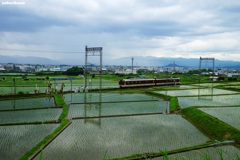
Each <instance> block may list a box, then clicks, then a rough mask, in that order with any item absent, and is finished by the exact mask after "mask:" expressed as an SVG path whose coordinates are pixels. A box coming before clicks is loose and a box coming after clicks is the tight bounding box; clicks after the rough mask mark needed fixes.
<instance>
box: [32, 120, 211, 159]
mask: <svg viewBox="0 0 240 160" xmlns="http://www.w3.org/2000/svg"><path fill="white" fill-rule="evenodd" d="M208 140H209V139H208V138H207V137H205V136H204V135H203V134H202V133H201V132H200V131H198V130H197V129H196V128H195V127H194V126H192V125H191V123H189V122H188V121H186V120H185V119H183V118H182V117H181V116H178V115H151V116H150V115H149V116H135V117H131V116H129V117H117V118H116V117H115V118H102V119H88V120H86V119H85V120H74V121H73V122H72V124H71V125H70V126H69V127H68V128H67V129H66V130H64V131H63V132H62V133H61V135H59V136H58V137H57V138H56V139H55V140H54V141H53V142H52V143H51V144H49V145H48V146H47V147H46V148H45V149H44V151H43V159H46V160H47V159H58V160H61V159H91V160H94V159H103V158H104V157H105V158H113V157H121V156H126V155H131V154H135V153H146V152H151V151H155V152H156V151H159V150H164V149H167V150H172V149H177V148H183V147H186V146H192V145H197V144H201V143H205V142H206V141H208ZM35 159H39V157H36V158H35Z"/></svg>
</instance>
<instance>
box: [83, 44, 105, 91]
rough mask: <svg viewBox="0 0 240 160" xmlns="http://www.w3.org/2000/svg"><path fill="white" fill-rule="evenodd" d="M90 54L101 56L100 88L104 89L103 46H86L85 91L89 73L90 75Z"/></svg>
mask: <svg viewBox="0 0 240 160" xmlns="http://www.w3.org/2000/svg"><path fill="white" fill-rule="evenodd" d="M88 56H99V57H100V67H99V89H100V91H101V90H102V47H91V48H88V47H87V46H86V47H85V69H84V77H85V85H84V88H85V91H86V88H87V75H88V66H87V60H88Z"/></svg>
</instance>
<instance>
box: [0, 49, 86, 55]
mask: <svg viewBox="0 0 240 160" xmlns="http://www.w3.org/2000/svg"><path fill="white" fill-rule="evenodd" d="M0 50H2V51H18V52H41V53H81V54H84V53H85V52H82V51H79V52H78V51H40V50H21V49H8V48H0Z"/></svg>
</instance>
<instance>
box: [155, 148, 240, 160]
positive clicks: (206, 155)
mask: <svg viewBox="0 0 240 160" xmlns="http://www.w3.org/2000/svg"><path fill="white" fill-rule="evenodd" d="M239 156H240V150H239V149H238V148H236V147H234V146H221V147H216V148H213V147H212V148H206V149H199V150H195V151H188V152H184V153H178V154H173V155H169V156H168V158H169V160H176V159H177V160H188V159H189V160H190V159H191V160H192V159H202V160H204V159H211V160H219V159H226V160H227V159H229V160H235V159H238V157H239ZM158 159H162V158H156V160H158ZM154 160H155V159H154Z"/></svg>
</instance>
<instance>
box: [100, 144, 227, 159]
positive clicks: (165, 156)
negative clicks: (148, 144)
mask: <svg viewBox="0 0 240 160" xmlns="http://www.w3.org/2000/svg"><path fill="white" fill-rule="evenodd" d="M227 144H228V143H225V144H220V143H216V142H207V143H204V144H199V145H196V146H190V147H185V148H180V149H176V150H171V151H167V150H165V151H161V150H160V151H159V152H149V153H142V154H133V155H130V156H126V157H118V158H110V159H105V160H145V159H152V158H156V157H162V158H163V159H166V160H167V159H169V155H172V154H177V153H182V152H188V151H192V150H199V149H204V148H209V147H217V146H221V145H227ZM229 144H231V142H229ZM219 157H220V159H221V155H219ZM202 158H203V159H205V157H202ZM182 159H186V160H188V159H187V158H186V157H182ZM206 159H208V158H206Z"/></svg>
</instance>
